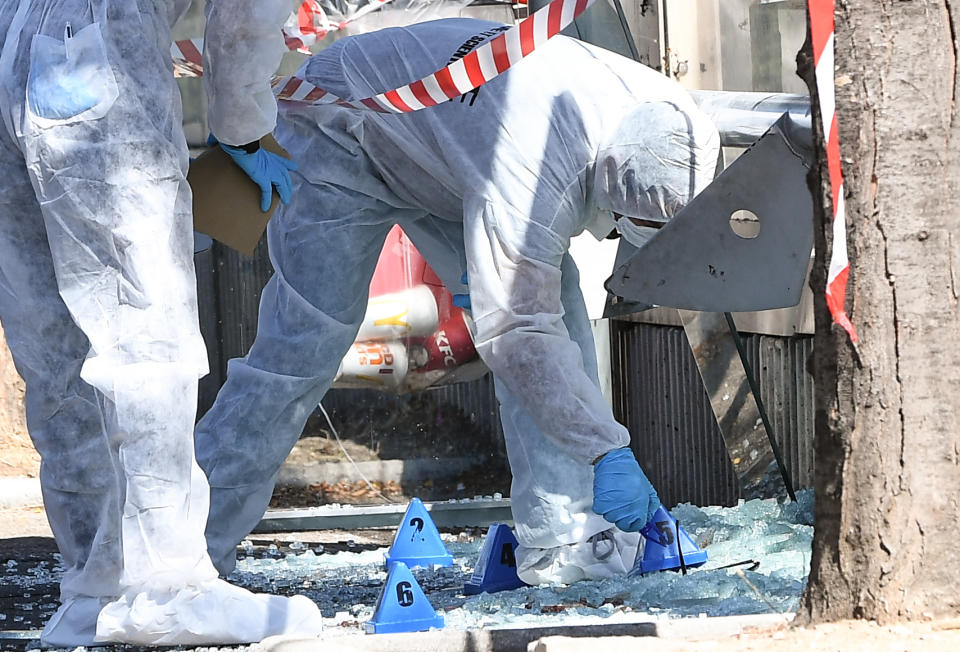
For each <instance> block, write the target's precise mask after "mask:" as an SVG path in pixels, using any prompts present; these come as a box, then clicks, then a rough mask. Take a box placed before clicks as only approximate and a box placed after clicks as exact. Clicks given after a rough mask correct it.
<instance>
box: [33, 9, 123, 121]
mask: <svg viewBox="0 0 960 652" xmlns="http://www.w3.org/2000/svg"><path fill="white" fill-rule="evenodd" d="M119 95H120V90H119V87H118V86H117V80H116V78H115V77H114V75H113V70H112V69H111V67H110V62H109V60H108V59H107V49H106V46H105V45H104V42H103V36H102V34H101V32H100V26H99V24H98V23H91V24H90V25H87V26H86V27H84V28H83V29H81V30H80V31H79V32H77V33H75V34H74V33H72V32H71V29H70V25H69V24H68V25H67V27H66V29H65V33H64V39H63V41H59V40H57V39H55V38H52V37H50V36H45V35H43V34H37V35H35V36H34V37H33V42H32V43H31V47H30V75H29V77H28V78H27V98H26V99H27V113H28V115H29V118H30V120H31V121H32V122H33V123H34V124H35V125H36V126H38V127H41V128H43V127H53V126H57V125H63V124H68V123H71V122H81V121H87V120H96V119H97V118H102V117H103V116H105V115H106V114H107V112H108V111H109V110H110V108H111V107H112V106H113V104H114V102H116V100H117V98H118V97H119Z"/></svg>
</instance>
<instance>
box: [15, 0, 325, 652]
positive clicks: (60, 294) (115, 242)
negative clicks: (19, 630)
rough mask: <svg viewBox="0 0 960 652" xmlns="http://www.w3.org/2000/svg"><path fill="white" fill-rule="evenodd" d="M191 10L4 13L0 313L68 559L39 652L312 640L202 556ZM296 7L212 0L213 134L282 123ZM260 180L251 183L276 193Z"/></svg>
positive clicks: (86, 6)
mask: <svg viewBox="0 0 960 652" xmlns="http://www.w3.org/2000/svg"><path fill="white" fill-rule="evenodd" d="M188 6H189V0H4V1H3V2H0V116H2V119H3V124H2V126H0V320H2V324H3V329H4V332H5V335H6V340H7V343H8V344H9V346H10V350H11V352H12V354H13V359H14V362H15V364H16V368H17V370H18V372H19V373H20V375H21V376H22V377H23V379H24V381H25V382H26V413H27V424H28V428H29V432H30V436H31V437H32V439H33V442H34V444H35V446H36V448H37V450H38V451H39V453H40V456H41V468H40V481H41V487H42V490H43V500H44V506H45V508H46V513H47V517H48V519H49V522H50V527H51V529H52V530H53V533H54V536H55V537H56V541H57V546H58V547H59V549H60V553H61V555H62V557H63V565H64V574H63V578H62V582H61V584H60V601H61V606H60V608H59V610H58V611H57V612H56V613H55V614H54V615H53V616H52V617H51V619H50V621H49V622H48V623H47V626H46V628H45V629H44V631H43V633H42V635H41V640H42V642H43V643H44V644H45V645H48V646H58V647H62V646H70V647H73V646H79V645H94V644H99V643H106V642H123V643H136V644H147V645H176V644H186V645H197V644H210V643H214V644H222V643H245V642H253V641H258V640H260V639H262V638H264V637H266V636H270V635H274V634H284V633H291V634H301V635H311V634H315V633H317V632H318V631H319V629H320V626H321V622H320V612H319V610H318V609H317V607H316V605H315V604H313V603H312V602H311V601H310V600H308V599H307V598H305V597H303V596H297V597H294V598H283V597H279V596H267V595H255V594H253V593H250V592H248V591H245V590H243V589H240V588H239V587H235V586H231V585H230V584H227V583H226V582H224V581H223V580H221V579H219V578H218V577H217V572H216V569H215V568H214V566H213V564H212V563H211V561H210V558H209V557H208V555H207V552H206V542H205V540H204V537H203V528H204V524H205V523H206V516H207V501H208V497H209V492H208V489H207V485H206V481H205V478H204V475H203V473H202V472H201V471H200V468H199V467H198V466H197V464H196V461H195V458H194V445H193V427H194V420H195V416H196V398H197V379H198V378H199V377H200V376H202V375H203V374H205V373H206V372H207V360H206V351H205V348H204V344H203V340H202V339H201V337H200V330H199V325H198V322H199V320H198V316H197V302H196V278H195V276H194V269H193V230H192V220H191V215H190V203H191V197H190V189H189V187H188V185H187V182H186V177H185V175H186V171H187V165H188V154H187V145H186V141H185V139H184V135H183V131H182V125H181V108H180V96H179V92H178V90H177V86H176V84H175V82H174V79H173V74H172V69H171V68H172V66H171V58H170V45H171V40H170V26H171V24H172V23H173V22H174V21H176V20H177V18H179V17H180V16H181V15H182V14H183V13H184V11H185V10H186V9H187V7H188ZM291 8H292V3H291V2H290V0H237V1H236V2H230V3H228V2H226V1H225V0H208V2H207V17H208V21H207V33H206V53H205V58H206V64H207V69H208V70H207V72H208V77H207V85H208V90H210V91H212V95H213V97H212V98H211V116H210V117H211V124H212V125H213V130H214V133H216V134H217V136H218V137H219V138H220V139H221V141H224V142H226V143H232V144H237V145H243V144H247V143H248V142H250V141H253V140H258V139H259V138H260V137H261V136H263V135H264V134H265V133H267V132H269V131H271V130H272V129H273V127H274V123H275V115H276V103H275V102H274V100H273V96H272V95H271V93H270V88H269V75H270V74H271V73H273V72H274V70H275V69H276V67H277V65H278V64H279V62H280V57H281V56H282V54H283V51H284V46H283V37H282V35H281V34H280V26H281V25H282V24H283V21H284V19H285V17H286V16H287V15H288V13H289V12H290V10H291ZM252 62H253V63H252ZM244 154H246V151H244ZM248 156H255V154H249V155H248ZM269 169H270V166H269V165H267V166H263V169H262V170H261V172H262V173H258V174H257V175H256V176H257V177H258V180H259V181H260V182H265V183H268V184H270V185H271V186H272V185H273V183H274V182H277V183H278V185H281V186H282V185H283V180H282V178H279V177H277V178H271V177H270V174H269V173H268V171H269ZM274 171H276V170H274Z"/></svg>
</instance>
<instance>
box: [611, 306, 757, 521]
mask: <svg viewBox="0 0 960 652" xmlns="http://www.w3.org/2000/svg"><path fill="white" fill-rule="evenodd" d="M613 328H614V331H613V340H614V343H613V349H614V378H615V380H614V395H615V401H614V405H615V413H616V416H617V418H618V419H619V420H620V421H621V422H622V423H624V424H625V425H626V426H627V428H628V430H629V431H630V435H631V438H632V446H633V448H634V451H635V452H636V453H637V458H638V459H639V460H640V463H641V465H642V466H643V468H644V470H645V471H646V472H647V474H648V476H649V477H650V481H651V482H653V484H654V485H655V486H656V487H657V491H658V492H659V494H660V498H661V500H663V502H664V504H666V505H668V506H673V505H675V504H677V503H679V502H691V503H694V504H697V505H733V504H735V503H736V501H737V499H738V498H739V495H740V488H739V484H738V481H737V476H736V474H735V473H734V471H733V465H732V464H731V463H730V459H729V457H728V456H727V451H726V447H725V446H724V443H723V438H722V437H721V435H720V431H719V429H718V428H717V425H716V420H715V419H714V417H713V412H712V410H711V408H710V400H709V398H708V397H707V394H706V392H705V391H704V389H703V385H702V384H701V382H700V375H699V372H698V371H697V365H696V362H695V360H694V358H693V354H692V353H691V352H690V347H689V345H688V344H687V339H686V336H685V335H684V333H683V330H682V329H679V328H671V327H664V326H651V325H647V324H635V323H627V322H614V323H613Z"/></svg>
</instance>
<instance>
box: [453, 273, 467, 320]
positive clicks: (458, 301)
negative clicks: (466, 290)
mask: <svg viewBox="0 0 960 652" xmlns="http://www.w3.org/2000/svg"><path fill="white" fill-rule="evenodd" d="M460 282H461V283H463V284H464V285H466V284H467V273H466V272H464V273H463V276H461V277H460ZM453 305H455V306H456V307H457V308H463V309H464V310H466V311H467V312H470V309H471V305H470V295H469V294H455V295H453Z"/></svg>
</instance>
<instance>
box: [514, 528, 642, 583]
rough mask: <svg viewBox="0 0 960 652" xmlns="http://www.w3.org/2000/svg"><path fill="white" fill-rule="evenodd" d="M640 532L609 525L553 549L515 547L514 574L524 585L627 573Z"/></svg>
mask: <svg viewBox="0 0 960 652" xmlns="http://www.w3.org/2000/svg"><path fill="white" fill-rule="evenodd" d="M640 538H641V536H640V533H639V532H623V531H621V530H620V529H618V528H610V529H609V530H605V531H603V532H600V533H599V534H595V535H593V536H592V537H590V538H589V539H587V540H586V541H581V542H579V543H572V544H569V545H566V546H557V547H556V548H527V547H525V546H523V545H521V546H518V547H517V550H516V557H517V575H518V576H519V577H520V579H521V580H523V581H524V582H526V583H527V584H531V585H533V586H538V585H540V584H572V583H574V582H579V581H581V580H601V579H606V578H608V577H616V576H618V575H623V576H626V574H627V573H629V572H630V569H631V568H633V562H634V560H635V559H636V557H637V549H638V548H639V546H640Z"/></svg>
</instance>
